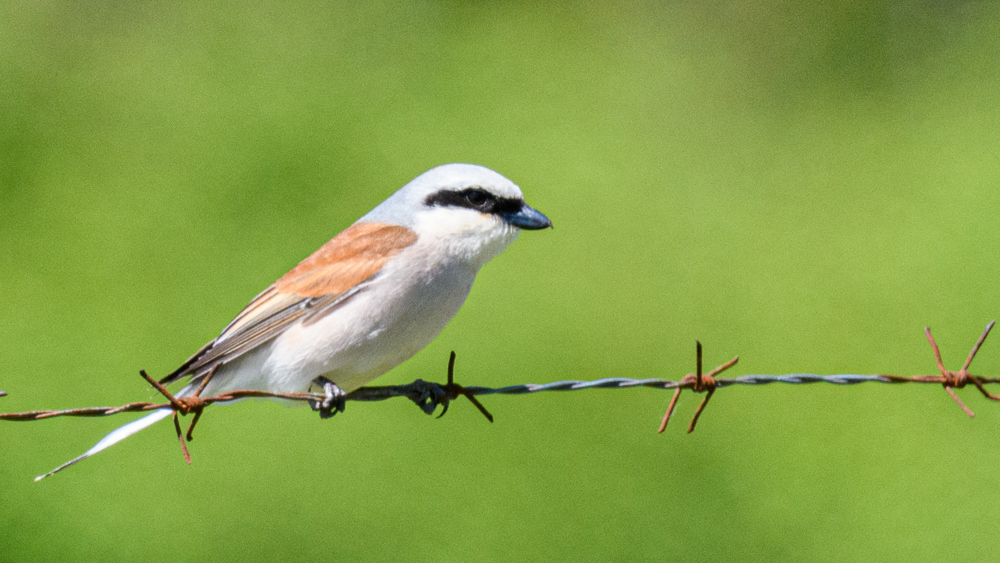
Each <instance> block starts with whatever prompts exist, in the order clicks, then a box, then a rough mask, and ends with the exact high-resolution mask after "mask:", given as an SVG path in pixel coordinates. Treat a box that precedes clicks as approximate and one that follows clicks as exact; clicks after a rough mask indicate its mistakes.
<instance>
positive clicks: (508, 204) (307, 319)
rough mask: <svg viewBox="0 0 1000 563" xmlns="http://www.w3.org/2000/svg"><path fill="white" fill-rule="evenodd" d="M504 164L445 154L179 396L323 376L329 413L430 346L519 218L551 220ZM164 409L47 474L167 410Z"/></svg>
mask: <svg viewBox="0 0 1000 563" xmlns="http://www.w3.org/2000/svg"><path fill="white" fill-rule="evenodd" d="M551 226H552V222H551V221H549V219H548V218H547V217H546V216H545V215H543V214H542V213H540V212H538V211H536V210H535V209H532V208H531V207H529V206H528V205H527V204H525V203H524V198H523V196H522V195H521V190H520V189H519V188H518V187H517V185H515V184H514V183H513V182H511V181H510V180H508V179H507V178H505V177H503V176H501V175H500V174H498V173H496V172H494V171H492V170H490V169H488V168H484V167H482V166H476V165H472V164H445V165H442V166H438V167H436V168H433V169H431V170H428V171H427V172H424V173H423V174H421V175H420V176H417V177H416V178H415V179H413V180H412V181H411V182H410V183H408V184H406V185H405V186H403V187H402V188H400V189H399V190H398V191H397V192H396V193H394V194H393V195H392V196H390V197H389V199H387V200H385V201H383V202H382V203H381V204H379V205H378V207H376V208H375V209H372V210H371V211H370V212H369V213H368V214H367V215H365V216H364V217H362V218H361V219H359V220H358V221H357V222H356V223H354V224H353V225H351V226H350V227H348V228H347V229H346V230H344V231H343V232H341V233H340V234H339V235H337V236H335V237H334V238H333V239H332V240H330V242H328V243H326V244H324V245H323V246H322V247H320V248H319V250H317V251H316V252H314V253H313V254H312V255H310V256H309V257H308V258H306V259H305V260H303V261H302V262H300V263H299V265H298V266H296V267H294V268H292V270H291V271H289V272H288V273H287V274H285V275H284V276H282V277H281V278H280V279H278V281H276V282H274V283H273V284H272V285H271V286H270V287H268V288H267V289H265V290H264V291H263V292H261V293H260V294H259V295H258V296H257V297H255V298H254V299H253V301H251V302H250V304H249V305H247V307H246V308H245V309H243V311H242V312H241V313H240V314H239V315H237V316H236V318H235V319H233V321H232V322H230V323H229V325H228V326H227V327H226V328H225V329H224V330H223V331H222V333H221V334H220V335H219V336H218V338H216V339H215V340H212V341H211V342H209V343H208V344H206V345H205V346H204V347H202V348H201V350H199V351H198V352H197V353H195V354H194V355H193V356H191V358H189V359H188V360H187V361H186V362H184V363H183V364H182V365H181V366H180V367H179V368H177V369H176V370H174V372H173V373H171V374H170V375H168V376H166V377H165V378H164V379H163V380H161V383H164V384H169V383H172V382H175V381H178V380H180V379H181V378H184V377H188V378H189V380H188V383H187V385H186V386H185V387H184V388H183V389H181V390H180V391H179V392H178V393H176V396H178V397H187V396H191V395H192V394H193V393H194V392H195V389H197V388H198V386H199V385H200V384H201V383H202V382H203V380H204V378H206V377H208V378H209V380H208V383H207V385H206V387H205V388H204V389H203V391H202V395H203V396H210V395H214V394H218V393H222V392H225V391H232V390H236V389H259V390H265V391H273V392H297V391H305V390H307V389H308V388H310V387H311V386H313V385H314V384H315V385H318V386H319V387H320V388H322V389H324V391H325V392H326V397H327V400H326V401H324V402H323V403H322V404H316V405H314V408H316V409H318V410H320V412H321V415H326V416H330V415H332V414H333V413H335V412H337V410H342V408H343V397H344V396H345V395H346V393H348V392H350V391H352V390H354V389H357V388H358V387H361V386H362V385H364V384H365V383H367V382H369V381H371V380H372V379H374V378H376V377H378V376H380V375H382V374H383V373H385V372H387V371H389V370H390V369H392V368H393V367H395V366H397V365H399V364H400V363H401V362H403V361H404V360H406V359H408V358H410V357H411V356H413V355H414V354H416V353H417V352H418V351H420V350H421V349H422V348H424V347H425V346H427V345H428V344H429V343H430V342H431V340H433V339H434V337H436V336H437V335H438V333H440V332H441V330H442V329H444V327H445V325H447V324H448V321H450V320H451V318H452V317H453V316H454V315H455V313H457V312H458V309H459V307H461V305H462V303H463V302H464V301H465V298H466V296H467V295H468V293H469V289H470V288H471V287H472V281H473V280H474V279H475V277H476V273H477V272H479V269H480V268H481V267H483V265H484V264H486V263H487V262H489V261H490V260H491V259H492V258H493V257H495V256H497V255H498V254H500V253H501V252H503V250H504V249H505V248H506V247H507V245H509V244H510V243H511V242H513V241H514V239H515V238H517V235H518V233H519V231H520V230H523V229H527V230H535V229H544V228H546V227H551ZM172 413H173V411H172V410H170V409H161V410H157V411H154V412H153V413H152V414H149V415H147V416H145V417H143V418H141V419H139V420H136V421H134V422H131V423H129V424H126V425H124V426H122V427H120V428H118V429H117V430H114V431H113V432H111V433H110V434H108V435H107V436H105V437H104V439H102V440H101V441H100V442H98V443H97V444H96V445H95V446H94V447H93V448H91V449H90V450H88V451H87V452H86V453H84V454H83V455H81V456H79V457H77V458H75V459H73V460H71V461H69V462H67V463H65V464H63V465H61V466H59V467H57V468H56V469H54V470H52V471H51V472H49V473H47V474H45V475H42V476H39V477H36V478H35V480H36V481H37V480H40V479H42V478H44V477H47V476H49V475H52V474H53V473H56V472H58V471H60V470H62V469H64V468H66V467H69V466H70V465H73V464H74V463H77V462H78V461H81V460H83V459H86V458H87V457H90V456H91V455H94V454H95V453H97V452H99V451H101V450H104V449H105V448H108V447H110V446H112V445H114V444H116V443H118V442H120V441H121V440H124V439H125V438H127V437H129V436H131V435H132V434H135V433H136V432H139V431H140V430H142V429H144V428H147V427H149V426H151V425H152V424H154V423H156V422H158V421H160V420H163V419H164V418H167V417H168V416H170V415H171V414H172Z"/></svg>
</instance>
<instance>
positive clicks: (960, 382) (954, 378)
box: [924, 321, 1000, 418]
mask: <svg viewBox="0 0 1000 563" xmlns="http://www.w3.org/2000/svg"><path fill="white" fill-rule="evenodd" d="M995 324H996V321H990V322H989V324H987V325H986V328H985V329H983V333H982V334H981V335H980V336H979V340H977V341H976V343H975V344H973V345H972V351H970V352H969V356H968V357H967V358H966V359H965V363H964V364H962V368H961V369H959V370H958V371H951V370H949V369H946V368H945V367H944V361H943V360H942V359H941V349H940V348H938V344H937V341H936V340H934V336H933V335H931V328H930V327H924V335H925V336H927V341H928V342H929V343H930V345H931V350H932V351H933V352H934V361H935V362H936V363H937V367H938V371H940V372H941V377H940V378H939V380H940V383H941V385H942V386H943V387H944V390H945V391H947V392H948V395H949V396H950V397H951V398H952V400H954V401H955V403H956V404H957V405H958V406H959V407H960V408H961V409H962V411H963V412H964V413H965V414H967V415H968V416H969V418H973V417H975V416H976V413H974V412H972V409H970V408H969V407H968V406H966V404H965V403H964V402H962V399H960V398H959V396H958V394H957V393H955V389H961V388H963V387H965V386H966V385H967V384H969V383H972V384H973V385H975V386H976V389H978V390H979V392H980V393H982V394H983V396H984V397H986V398H987V399H990V400H992V401H1000V395H994V394H992V393H990V392H989V391H987V390H986V388H985V387H983V382H984V380H983V378H980V377H976V376H975V375H972V374H971V373H969V366H971V365H972V360H974V359H975V358H976V354H978V353H979V348H980V347H982V345H983V342H985V341H986V337H987V336H989V334H990V331H991V330H993V325H995Z"/></svg>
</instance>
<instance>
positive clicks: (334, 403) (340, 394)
mask: <svg viewBox="0 0 1000 563" xmlns="http://www.w3.org/2000/svg"><path fill="white" fill-rule="evenodd" d="M314 385H315V386H316V387H319V388H320V389H322V390H323V394H324V395H325V397H324V398H323V400H322V401H309V406H310V407H312V410H314V411H319V417H320V418H324V419H325V418H330V417H332V416H333V415H335V414H337V413H338V412H344V406H345V405H346V403H347V400H346V398H347V393H345V392H344V390H343V389H341V388H340V387H337V384H336V383H334V382H332V381H330V380H329V379H327V378H325V377H323V376H322V375H321V376H319V377H317V378H316V379H314V380H312V383H310V384H309V390H310V391H312V388H313V386H314Z"/></svg>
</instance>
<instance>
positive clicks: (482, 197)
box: [465, 190, 490, 207]
mask: <svg viewBox="0 0 1000 563" xmlns="http://www.w3.org/2000/svg"><path fill="white" fill-rule="evenodd" d="M489 199H490V196H489V194H487V193H486V192H484V191H482V190H472V191H471V192H468V193H467V194H465V200H466V201H468V202H469V203H470V204H471V205H472V206H474V207H481V206H482V205H483V204H485V203H486V202H487V201H489Z"/></svg>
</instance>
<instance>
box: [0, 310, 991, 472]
mask: <svg viewBox="0 0 1000 563" xmlns="http://www.w3.org/2000/svg"><path fill="white" fill-rule="evenodd" d="M995 323H996V321H990V323H989V324H987V325H986V328H985V329H984V330H983V333H982V335H980V337H979V339H978V340H977V341H976V343H975V344H974V345H973V346H972V350H971V351H970V352H969V355H968V357H967V358H966V360H965V363H964V364H962V367H961V368H960V369H959V370H958V371H952V370H948V369H946V368H945V367H944V362H943V361H942V359H941V351H940V349H939V348H938V345H937V342H936V341H935V340H934V337H933V336H932V335H931V329H930V328H925V329H924V334H925V336H926V337H927V341H928V342H929V343H930V346H931V349H932V351H933V352H934V359H935V362H936V363H937V368H938V371H939V374H933V375H911V376H902V375H891V374H872V375H862V374H836V375H817V374H814V373H791V374H786V375H742V376H739V377H733V378H725V379H722V378H717V377H716V376H718V375H719V374H721V373H722V372H724V371H726V370H727V369H729V368H731V367H733V366H734V365H736V363H737V362H738V361H739V356H736V357H734V358H733V359H732V360H729V361H728V362H726V363H724V364H721V365H719V366H717V367H716V368H714V369H713V370H711V371H710V372H708V373H703V371H702V345H701V342H698V341H696V355H695V358H696V368H695V372H694V373H689V374H687V375H685V376H684V377H682V378H681V379H679V380H677V381H673V380H669V379H655V378H654V379H632V378H627V377H606V378H602V379H595V380H567V381H554V382H551V383H525V384H520V385H509V386H506V387H499V388H492V387H479V386H468V387H466V386H462V385H459V384H457V383H455V377H454V376H455V352H452V353H451V356H450V357H449V360H448V372H447V374H448V380H447V381H448V382H447V383H444V384H441V383H432V382H427V381H424V380H422V379H418V380H416V381H414V382H413V383H409V384H406V385H391V386H371V387H361V388H359V389H356V390H354V391H351V392H350V393H347V395H346V396H343V397H341V398H340V400H342V401H362V402H374V401H384V400H386V399H391V398H393V397H406V398H408V399H410V400H411V401H413V402H414V403H416V404H417V406H418V407H420V409H421V410H422V411H424V412H425V413H427V414H433V413H434V412H435V411H436V410H437V407H438V406H439V405H440V406H441V407H442V408H441V413H440V414H439V415H438V418H441V417H442V416H444V414H445V413H446V412H448V406H449V405H450V403H451V401H454V400H456V399H458V398H459V397H465V398H467V399H468V400H469V401H470V402H471V403H472V404H473V405H474V406H475V407H476V408H477V409H478V410H479V412H481V413H482V414H483V416H485V417H486V419H487V420H489V421H490V422H493V415H492V414H491V413H490V412H489V411H488V410H487V409H486V407H485V406H483V404H482V403H481V402H480V401H479V400H478V399H476V396H481V395H527V394H533V393H541V392H549V391H558V392H563V391H581V390H584V389H633V388H640V387H642V388H648V389H664V390H668V389H672V390H673V391H674V394H673V397H672V398H671V400H670V403H669V405H668V406H667V410H666V413H665V414H664V416H663V419H662V421H661V422H660V426H659V432H663V431H664V430H665V429H666V427H667V424H668V423H669V422H670V418H671V416H672V415H673V412H674V409H675V407H676V406H677V401H678V399H679V398H680V394H681V391H683V390H685V389H689V390H691V391H693V392H695V393H705V397H704V398H703V399H702V401H701V403H700V404H699V405H698V408H697V409H696V410H695V413H694V415H693V416H692V418H691V422H690V423H689V425H688V430H687V431H688V433H690V432H693V431H694V429H695V426H696V425H697V423H698V419H699V417H700V416H701V414H702V412H704V410H705V407H706V406H707V405H708V401H709V399H711V398H712V395H713V394H714V393H715V391H716V390H717V389H720V388H724V387H730V386H735V385H748V386H757V385H770V384H773V383H786V384H792V385H804V384H812V383H829V384H833V385H857V384H860V383H890V384H901V383H925V384H926V383H934V384H939V385H941V386H943V387H944V389H945V391H947V392H948V394H949V395H950V396H951V398H952V399H953V400H954V401H955V403H956V404H958V406H959V407H961V409H962V411H963V412H965V414H967V415H968V416H970V417H974V416H975V413H973V412H972V410H971V409H970V408H969V407H968V406H966V405H965V403H964V402H962V400H961V399H960V398H959V397H958V395H957V394H956V393H955V391H954V390H955V389H961V388H963V387H965V386H966V385H970V384H971V385H973V386H975V387H976V389H978V390H979V392H980V393H982V394H983V396H985V397H986V398H987V399H990V400H992V401H1000V395H994V394H992V393H990V392H988V391H987V390H986V388H985V385H988V384H994V383H1000V377H982V376H977V375H973V374H971V373H969V367H970V366H971V365H972V360H973V359H975V357H976V354H977V353H978V352H979V349H980V347H982V345H983V342H985V341H986V337H987V336H988V335H989V333H990V331H991V330H992V329H993V326H994V324H995ZM139 373H140V375H141V376H142V377H143V378H144V379H145V380H146V381H147V382H149V383H150V384H151V385H152V386H153V387H154V388H156V390H157V391H158V392H160V394H162V395H163V396H164V397H166V399H167V402H166V403H153V402H137V403H128V404H125V405H122V406H117V407H85V408H76V409H64V410H37V411H27V412H19V413H0V420H9V421H30V420H43V419H48V418H55V417H61V416H74V417H98V416H112V415H116V414H121V413H126V412H146V411H153V410H159V409H165V408H169V409H171V410H173V411H174V414H173V419H174V427H175V429H176V432H177V438H178V440H179V441H180V445H181V450H182V452H183V454H184V459H185V461H186V462H187V463H191V456H190V453H189V452H188V448H187V444H186V442H189V441H191V440H193V439H194V437H193V434H192V433H193V431H194V428H195V425H196V424H197V423H198V421H199V420H200V418H201V415H202V413H203V411H204V409H205V408H206V407H208V406H210V405H212V404H215V403H225V402H232V401H237V400H240V399H247V398H277V399H284V400H288V401H305V402H307V403H309V404H310V405H311V406H313V408H314V409H316V410H320V409H319V406H318V405H320V404H327V403H328V402H329V401H330V399H331V396H330V395H329V393H316V392H304V393H277V392H272V391H263V390H254V389H241V390H236V391H228V392H224V393H219V394H217V395H213V396H211V397H201V392H202V391H203V390H204V389H205V387H206V386H207V385H208V382H209V381H210V380H211V379H212V376H213V375H214V371H213V372H211V373H209V374H208V375H207V376H206V377H205V378H204V379H203V380H202V381H201V384H200V385H199V387H198V389H197V390H196V391H195V393H194V395H193V396H189V397H175V396H174V395H173V394H172V393H171V392H170V391H168V390H167V389H166V388H165V387H163V386H162V385H161V384H160V383H158V382H157V381H156V380H155V379H153V378H152V377H150V376H149V375H148V374H147V373H146V371H145V370H140V372H139ZM6 395H7V393H6V392H5V391H0V397H4V396H6ZM341 411H343V403H340V405H339V406H337V407H336V408H335V410H333V411H332V413H331V414H336V413H337V412H341ZM188 414H192V415H194V418H193V419H192V420H191V424H190V426H189V427H188V430H187V432H186V433H184V432H182V431H181V427H180V422H179V416H186V415H188ZM321 414H322V411H321ZM60 469H61V467H60ZM57 470H58V469H57Z"/></svg>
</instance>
